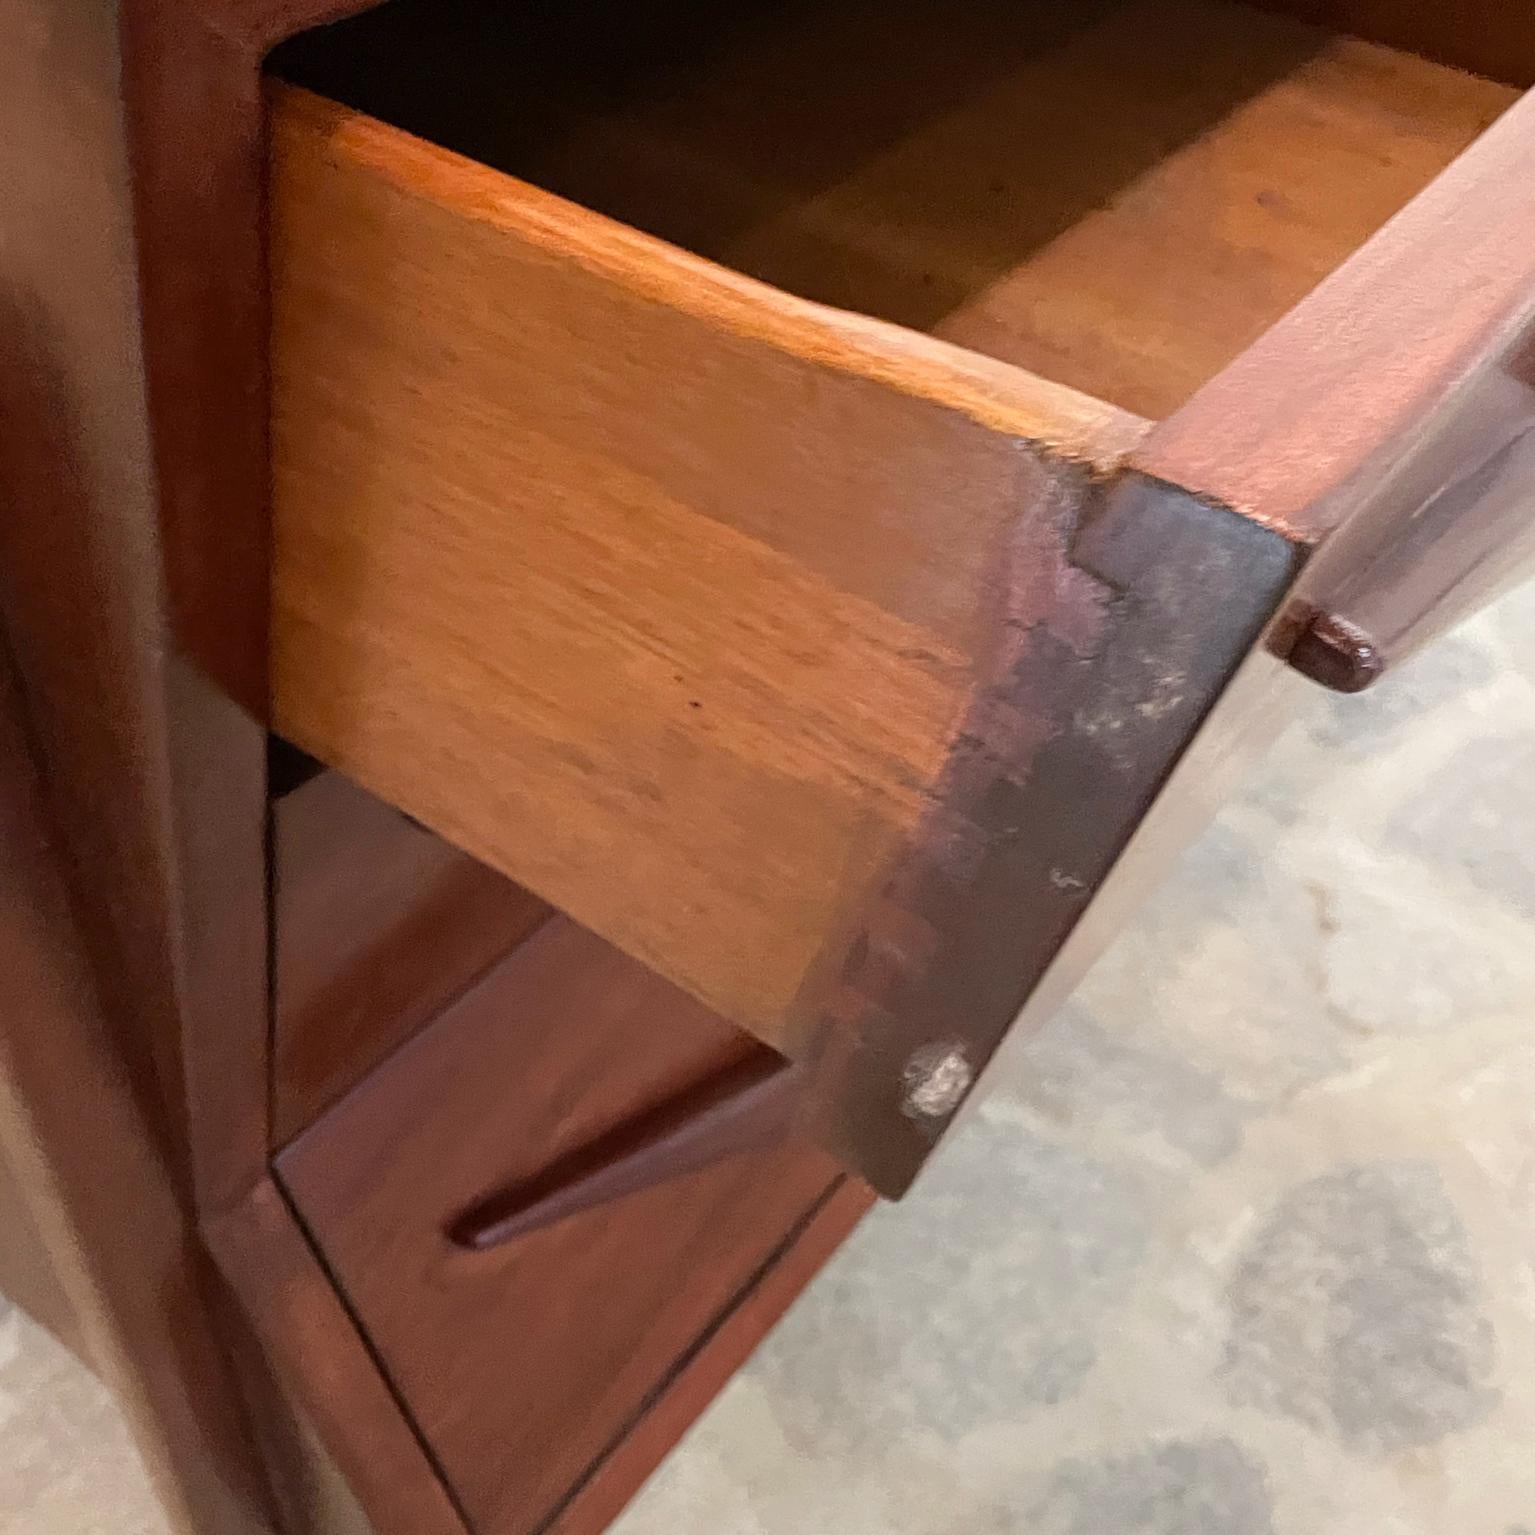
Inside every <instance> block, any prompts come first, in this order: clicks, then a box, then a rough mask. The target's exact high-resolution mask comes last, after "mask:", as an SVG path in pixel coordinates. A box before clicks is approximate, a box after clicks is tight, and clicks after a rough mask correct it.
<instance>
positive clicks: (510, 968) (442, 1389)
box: [279, 919, 837, 1535]
mask: <svg viewBox="0 0 1535 1535" xmlns="http://www.w3.org/2000/svg"><path fill="white" fill-rule="evenodd" d="M577 1021H578V1023H579V1026H575V1023H576V1022H577ZM758 1048H760V1047H758V1046H755V1045H754V1044H752V1042H751V1041H749V1040H748V1039H746V1038H745V1037H744V1036H742V1035H740V1034H738V1033H736V1031H734V1030H733V1029H730V1028H728V1027H727V1026H726V1025H724V1024H723V1023H722V1022H721V1021H720V1020H718V1019H717V1018H714V1017H713V1016H711V1015H710V1014H709V1013H707V1012H706V1011H705V1010H704V1009H703V1008H701V1007H700V1006H699V1005H698V1004H697V1003H695V1002H692V1001H690V1000H689V999H688V998H687V997H686V996H684V995H683V994H682V993H681V992H679V991H677V990H676V989H675V988H674V987H671V986H668V985H667V984H665V983H664V982H662V981H660V980H658V979H657V978H656V977H654V976H652V975H650V974H649V973H647V972H646V971H645V970H644V969H643V968H642V967H640V966H638V965H636V964H635V963H634V962H633V961H631V960H627V959H625V958H623V957H622V956H621V955H619V954H618V953H617V952H616V951H615V950H613V949H612V948H610V947H609V946H607V945H606V944H603V943H601V942H600V941H599V940H597V939H596V938H594V937H592V936H591V935H590V934H588V933H585V932H583V931H582V930H581V929H579V928H577V927H575V926H574V925H573V924H571V923H569V922H568V921H566V920H564V919H556V920H554V921H552V922H550V923H548V924H546V925H545V926H544V927H543V928H541V929H540V930H539V931H538V932H537V933H536V934H535V935H534V936H533V937H532V938H531V939H530V940H529V941H528V942H526V943H525V944H523V945H522V946H521V947H520V948H519V949H517V950H516V951H515V952H514V953H513V954H511V955H510V956H509V957H508V958H507V959H506V960H505V961H503V962H502V963H501V965H499V966H498V967H497V968H496V970H494V971H493V972H491V974H490V975H488V976H487V977H486V978H485V979H484V980H483V981H481V982H480V984H479V985H478V986H476V987H475V988H474V989H473V990H472V991H471V992H469V993H468V994H467V995H466V996H464V997H463V998H462V999H461V1000H460V1001H458V1002H457V1003H456V1004H454V1006H453V1007H451V1008H450V1009H449V1010H448V1011H447V1012H446V1013H445V1014H444V1015H443V1016H442V1017H441V1018H439V1019H438V1020H437V1021H436V1022H435V1023H433V1024H432V1026H431V1027H430V1028H428V1029H427V1030H425V1031H424V1032H423V1033H421V1034H418V1035H417V1036H416V1037H415V1038H414V1039H413V1040H411V1041H410V1042H409V1043H408V1044H406V1045H405V1046H403V1047H402V1048H401V1049H400V1050H398V1051H397V1052H396V1053H395V1054H394V1055H393V1056H391V1057H390V1059H389V1060H388V1061H387V1062H385V1064H384V1065H383V1066H382V1067H381V1068H380V1069H379V1070H378V1071H376V1072H375V1073H373V1074H372V1075H371V1076H370V1077H369V1078H368V1079H367V1081H366V1082H364V1083H363V1084H362V1085H361V1086H360V1087H359V1088H358V1089H357V1090H356V1091H355V1092H354V1093H353V1094H351V1095H350V1096H349V1097H348V1098H346V1099H345V1100H343V1101H342V1103H341V1104H339V1105H338V1106H337V1107H336V1108H335V1109H333V1110H332V1111H331V1112H330V1113H329V1114H328V1115H326V1116H325V1118H323V1119H322V1120H321V1121H320V1122H319V1124H318V1125H316V1126H315V1127H314V1128H313V1129H312V1130H310V1131H308V1132H307V1133H306V1134H305V1135H304V1136H302V1137H300V1139H299V1140H298V1141H297V1142H296V1143H295V1144H294V1145H293V1146H292V1147H290V1148H289V1149H288V1150H287V1151H285V1152H284V1153H283V1154H282V1156H281V1157H280V1158H279V1177H280V1178H281V1180H282V1182H283V1183H284V1184H285V1186H286V1187H287V1188H288V1189H289V1190H290V1192H291V1194H292V1197H293V1199H294V1202H295V1205H296V1207H297V1209H298V1211H299V1213H300V1216H301V1218H302V1219H303V1221H304V1223H305V1225H306V1226H307V1227H308V1228H309V1229H310V1230H311V1231H312V1232H313V1233H314V1235H315V1238H316V1240H317V1242H318V1243H319V1245H320V1247H321V1249H322V1250H323V1251H324V1253H325V1256H326V1260H327V1263H328V1264H329V1266H330V1268H331V1269H332V1271H333V1272H334V1273H335V1275H336V1277H337V1279H338V1280H339V1282H340V1284H341V1286H342V1288H343V1289H344V1291H345V1293H346V1295H347V1297H348V1298H349V1301H350V1303H351V1305H352V1307H353V1308H354V1310H355V1311H356V1313H357V1315H358V1317H359V1319H360V1321H361V1322H362V1325H363V1326H364V1327H365V1328H366V1329H367V1331H368V1334H369V1336H370V1337H371V1338H372V1340H373V1342H374V1344H375V1346H376V1348H377V1350H378V1352H379V1355H380V1358H381V1359H382V1361H383V1365H384V1368H385V1369H386V1371H387V1372H388V1374H389V1376H390V1378H391V1379H392V1380H393V1381H394V1382H395V1384H396V1386H397V1387H398V1389H399V1390H400V1391H401V1393H402V1395H403V1396H404V1397H405V1399H406V1400H408V1401H409V1402H410V1404H411V1407H412V1409H413V1410H414V1413H415V1415H416V1421H417V1422H418V1424H419V1425H420V1428H421V1431H422V1433H423V1435H424V1436H425V1438H426V1440H427V1441H428V1442H429V1443H430V1444H431V1446H432V1448H433V1450H434V1451H435V1453H436V1456H437V1458H438V1460H439V1461H440V1463H441V1465H442V1467H443V1469H444V1472H445V1474H446V1475H447V1478H448V1481H449V1483H450V1485H451V1486H452V1487H453V1488H454V1489H455V1492H456V1494H457V1496H458V1498H459V1500H460V1501H461V1503H462V1505H463V1507H464V1509H465V1511H466V1513H467V1515H468V1518H469V1521H470V1523H471V1525H472V1526H473V1527H474V1528H475V1529H476V1530H477V1531H480V1532H483V1535H514V1532H515V1535H525V1532H527V1531H529V1530H532V1529H536V1528H539V1527H540V1526H541V1524H542V1523H543V1522H544V1521H545V1520H546V1519H548V1518H550V1517H551V1516H553V1515H554V1514H555V1513H557V1512H558V1511H559V1509H560V1508H561V1507H562V1506H563V1504H564V1503H565V1501H566V1499H567V1498H568V1497H569V1496H570V1493H571V1490H572V1488H573V1487H575V1486H577V1485H578V1484H580V1483H582V1482H583V1480H584V1479H585V1478H586V1477H587V1476H588V1474H589V1472H591V1469H592V1467H593V1466H594V1464H595V1463H596V1462H598V1461H600V1460H601V1459H602V1458H603V1457H604V1456H605V1455H606V1454H608V1453H609V1451H610V1450H611V1448H612V1447H613V1446H614V1444H615V1443H616V1442H618V1441H621V1440H622V1439H624V1438H625V1437H627V1436H628V1435H629V1434H630V1433H632V1432H633V1431H634V1430H635V1427H636V1424H637V1421H638V1419H639V1418H640V1417H641V1416H642V1415H643V1413H644V1412H645V1411H646V1410H647V1408H648V1405H649V1402H650V1400H651V1397H652V1394H653V1393H656V1392H658V1391H662V1390H665V1389H667V1388H668V1387H669V1385H670V1384H671V1383H672V1381H673V1379H674V1377H675V1376H676V1374H677V1372H678V1370H679V1368H680V1366H681V1365H682V1364H683V1363H684V1362H685V1361H687V1360H688V1359H690V1358H691V1357H692V1355H693V1354H694V1352H695V1351H696V1350H698V1349H699V1347H700V1346H701V1344H700V1340H701V1339H704V1338H705V1337H706V1336H707V1335H709V1334H711V1333H712V1332H713V1331H714V1330H715V1329H717V1328H718V1327H720V1326H722V1325H724V1323H725V1321H726V1319H727V1317H728V1315H729V1313H730V1312H731V1311H732V1309H733V1308H734V1307H735V1306H736V1305H737V1304H738V1303H739V1302H740V1300H741V1299H742V1298H743V1297H745V1296H748V1295H749V1294H750V1293H751V1292H752V1291H753V1289H754V1288H755V1287H757V1286H758V1285H759V1284H761V1283H762V1281H763V1277H764V1271H765V1270H766V1269H768V1268H770V1267H772V1266H775V1265H776V1264H777V1263H779V1262H780V1261H782V1260H783V1258H784V1257H785V1256H786V1253H787V1244H791V1243H792V1242H793V1241H794V1240H797V1239H798V1237H799V1236H800V1235H802V1234H803V1233H804V1232H806V1231H808V1230H809V1229H810V1227H811V1226H812V1225H813V1224H814V1222H815V1218H816V1214H817V1212H818V1211H819V1210H820V1209H821V1208H822V1205H823V1201H824V1200H825V1199H826V1198H827V1197H828V1195H829V1192H830V1190H831V1189H832V1188H833V1185H834V1184H836V1182H837V1169H836V1166H835V1164H834V1163H832V1162H831V1161H830V1159H829V1158H827V1157H825V1156H824V1155H822V1154H821V1153H819V1152H817V1151H814V1150H812V1149H810V1148H808V1147H789V1148H781V1149H779V1150H777V1151H770V1152H765V1153H764V1152H758V1153H755V1154H751V1155H747V1156H744V1157H740V1158H737V1159H735V1160H733V1161H730V1162H726V1163H722V1164H718V1165H716V1166H714V1167H712V1168H709V1169H707V1170H704V1171H699V1172H695V1173H693V1174H691V1175H689V1176H687V1177H683V1178H679V1179H677V1180H674V1181H670V1182H667V1183H663V1184H660V1185H658V1186H654V1187H651V1188H649V1189H645V1190H641V1191H639V1192H636V1193H634V1194H632V1195H631V1196H630V1197H628V1198H626V1199H623V1200H621V1201H618V1202H616V1203H612V1204H608V1205H605V1206H604V1207H602V1208H601V1209H596V1210H589V1211H586V1212H584V1213H582V1214H578V1215H573V1216H571V1217H570V1218H569V1219H567V1220H564V1221H561V1222H560V1223H559V1224H557V1225H553V1226H548V1227H545V1228H544V1229H542V1230H540V1231H537V1232H534V1233H532V1234H530V1235H527V1236H524V1237H521V1238H519V1239H517V1240H515V1241H512V1242H510V1243H508V1244H507V1245H505V1246H502V1247H498V1248H496V1249H494V1250H492V1251H488V1252H466V1251H464V1250H463V1249H462V1248H460V1247H458V1246H456V1245H455V1244H454V1243H453V1242H452V1241H451V1240H450V1239H449V1237H448V1236H447V1234H446V1232H445V1226H446V1225H447V1223H448V1222H449V1220H450V1219H451V1218H452V1216H453V1215H454V1214H456V1213H457V1212H458V1211H461V1210H462V1209H464V1208H465V1207H466V1206H468V1205H471V1204H473V1203H474V1202H475V1201H476V1200H477V1199H480V1198H483V1197H484V1196H486V1195H488V1194H491V1193H493V1192H494V1191H495V1190H497V1189H499V1188H502V1187H505V1186H508V1185H514V1184H518V1183H525V1182H528V1181H531V1180H532V1179H534V1178H535V1177H536V1176H537V1175H538V1173H539V1172H540V1171H541V1170H543V1169H545V1168H547V1167H548V1166H550V1165H551V1164H552V1163H554V1162H556V1161H558V1160H559V1159H560V1158H561V1157H563V1156H565V1155H567V1154H569V1153H570V1152H572V1151H573V1150H575V1149H576V1148H578V1147H580V1146H582V1145H585V1144H589V1143H591V1142H592V1141H594V1140H595V1139H596V1138H597V1137H598V1136H599V1135H601V1134H602V1133H604V1132H606V1131H609V1130H611V1129H612V1128H614V1127H615V1126H618V1125H622V1124H626V1123H632V1122H633V1121H634V1120H635V1118H636V1116H638V1115H640V1114H643V1113H644V1112H646V1111H647V1110H649V1109H652V1108H653V1107H654V1106H656V1105H658V1104H660V1103H663V1102H666V1101H668V1100H671V1099H674V1098H676V1097H677V1096H678V1095H679V1093H681V1092H682V1091H683V1090H685V1089H686V1088H688V1087H690V1086H692V1085H694V1084H696V1083H698V1082H701V1081H704V1080H707V1079H709V1078H711V1077H713V1076H714V1075H715V1074H717V1073H718V1072H719V1071H721V1070H722V1069H724V1068H726V1067H728V1066H729V1065H731V1064H732V1063H733V1062H736V1061H739V1060H741V1059H742V1058H743V1057H745V1056H747V1055H749V1054H750V1053H751V1052H752V1051H754V1050H757V1049H758ZM652 1443H653V1442H652ZM654 1448H656V1449H659V1447H658V1446H655V1447H654Z"/></svg>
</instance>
